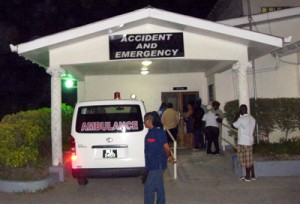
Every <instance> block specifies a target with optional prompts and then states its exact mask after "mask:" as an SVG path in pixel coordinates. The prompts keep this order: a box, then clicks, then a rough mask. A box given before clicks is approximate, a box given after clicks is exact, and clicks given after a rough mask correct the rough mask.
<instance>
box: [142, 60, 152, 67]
mask: <svg viewBox="0 0 300 204" xmlns="http://www.w3.org/2000/svg"><path fill="white" fill-rule="evenodd" d="M150 64H152V61H149V60H145V61H142V65H144V66H149V65H150Z"/></svg>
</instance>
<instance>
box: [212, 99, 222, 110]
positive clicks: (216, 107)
mask: <svg viewBox="0 0 300 204" xmlns="http://www.w3.org/2000/svg"><path fill="white" fill-rule="evenodd" d="M212 107H213V108H214V110H218V109H219V107H220V103H219V101H213V102H212Z"/></svg>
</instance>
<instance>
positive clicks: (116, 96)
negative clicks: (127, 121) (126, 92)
mask: <svg viewBox="0 0 300 204" xmlns="http://www.w3.org/2000/svg"><path fill="white" fill-rule="evenodd" d="M114 99H115V100H120V99H121V95H120V92H115V93H114Z"/></svg>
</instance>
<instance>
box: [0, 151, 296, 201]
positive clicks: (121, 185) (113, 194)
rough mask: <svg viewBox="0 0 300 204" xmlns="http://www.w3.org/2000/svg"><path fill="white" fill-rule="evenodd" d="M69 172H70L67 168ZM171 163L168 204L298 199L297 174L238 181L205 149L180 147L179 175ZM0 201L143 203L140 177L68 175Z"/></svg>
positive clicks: (226, 159)
mask: <svg viewBox="0 0 300 204" xmlns="http://www.w3.org/2000/svg"><path fill="white" fill-rule="evenodd" d="M68 172H69V171H68ZM172 176H173V171H172V167H171V166H169V168H168V170H167V171H166V173H165V189H166V196H167V203H168V204H173V203H174V204H194V203H195V204H196V203H280V204H284V203H300V177H261V178H257V180H256V181H252V182H250V183H246V182H242V181H239V179H238V178H239V176H238V175H235V174H234V173H233V171H232V163H231V159H230V156H212V155H211V156H207V155H206V154H205V153H204V152H194V151H190V150H180V151H179V155H178V179H177V180H174V179H173V177H172ZM0 203H1V204H7V203H12V204H14V203H18V204H19V203H20V204H29V203H30V204H32V203H42V204H50V203H51V204H56V203H57V204H60V203H64V204H68V203H70V204H77V203H80V204H85V203H88V204H94V203H97V204H98V203H99V204H100V203H101V204H102V203H105V204H106V203H126V204H127V203H128V204H141V203H143V185H142V184H141V181H140V179H139V178H116V179H90V180H89V184H88V185H87V186H79V185H78V184H77V181H76V180H75V179H73V178H72V177H71V175H70V174H67V177H66V181H65V182H64V183H60V184H58V185H56V186H54V187H53V188H49V189H47V190H45V191H42V192H37V193H16V194H15V193H0Z"/></svg>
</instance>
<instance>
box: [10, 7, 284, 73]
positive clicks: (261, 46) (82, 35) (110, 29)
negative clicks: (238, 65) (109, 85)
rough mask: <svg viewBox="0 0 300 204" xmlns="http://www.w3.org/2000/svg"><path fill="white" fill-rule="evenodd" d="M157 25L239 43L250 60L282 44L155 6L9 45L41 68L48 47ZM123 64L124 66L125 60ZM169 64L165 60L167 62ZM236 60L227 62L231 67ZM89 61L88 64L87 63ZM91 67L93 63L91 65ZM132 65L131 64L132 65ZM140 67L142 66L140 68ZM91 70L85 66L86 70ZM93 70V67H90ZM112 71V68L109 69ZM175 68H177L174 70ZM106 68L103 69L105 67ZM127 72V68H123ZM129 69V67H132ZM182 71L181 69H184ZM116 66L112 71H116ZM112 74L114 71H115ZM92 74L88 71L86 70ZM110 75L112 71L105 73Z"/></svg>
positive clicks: (276, 39) (45, 62) (189, 67)
mask: <svg viewBox="0 0 300 204" xmlns="http://www.w3.org/2000/svg"><path fill="white" fill-rule="evenodd" d="M146 23H147V24H154V25H158V26H163V27H167V28H172V29H177V30H181V31H184V32H192V33H195V34H199V35H203V36H209V37H213V38H216V39H220V40H224V41H227V42H232V43H237V44H241V45H245V46H247V47H248V55H249V60H251V59H255V58H257V57H261V56H263V55H265V54H267V53H270V52H271V51H273V50H275V49H278V48H280V47H282V44H283V40H282V38H280V37H275V36H271V35H266V34H262V33H258V32H252V31H248V30H244V29H240V28H236V27H232V26H228V25H223V24H220V23H215V22H211V21H207V20H203V19H198V18H194V17H190V16H186V15H181V14H176V13H172V12H168V11H165V10H161V9H156V8H152V7H146V8H142V9H139V10H136V11H133V12H130V13H126V14H123V15H119V16H115V17H112V18H109V19H105V20H101V21H98V22H95V23H91V24H88V25H84V26H81V27H77V28H73V29H70V30H66V31H63V32H59V33H56V34H52V35H48V36H45V37H41V38H38V39H35V40H32V41H29V42H25V43H21V44H18V45H10V47H11V50H12V51H13V52H16V53H18V54H19V55H21V56H23V57H24V58H26V59H29V60H31V61H32V62H34V63H37V64H39V65H40V66H42V67H48V66H49V50H51V49H53V48H57V47H60V46H64V45H69V44H72V43H76V42H80V41H82V40H85V39H90V38H93V37H95V36H103V35H109V34H112V33H114V32H116V31H118V32H119V31H122V30H123V29H129V28H134V27H137V26H140V25H144V24H146ZM155 60H156V59H155ZM159 61H165V59H157V60H156V62H159ZM130 62H131V63H134V62H136V60H131V61H129V62H128V63H130ZM178 62H181V63H179V64H180V66H181V67H182V64H185V69H186V70H190V71H191V72H192V71H195V70H194V69H193V67H194V66H193V63H199V61H198V60H191V61H189V62H186V61H185V59H180V60H175V62H174V63H175V64H172V65H170V63H171V62H167V64H168V65H169V66H173V67H174V66H176V64H178ZM121 63H123V67H124V62H121ZM165 63H166V62H165ZM200 63H205V64H209V66H211V67H216V66H220V63H223V62H222V61H215V62H211V61H205V62H204V61H201V62H200ZM232 63H233V62H228V61H227V62H226V63H225V65H226V66H229V65H230V64H232ZM109 64H110V65H107V66H115V67H118V66H120V65H119V64H118V62H114V63H109ZM88 65H89V64H85V66H88ZM91 66H94V65H93V64H91ZM129 67H132V65H130V66H129ZM138 69H140V67H138ZM87 70H88V69H86V71H87ZM91 70H94V69H91ZM110 70H112V69H110ZM174 70H175V69H174ZM102 71H103V70H102ZM123 71H124V69H123ZM129 71H130V70H129ZM181 71H182V70H181ZM200 71H201V70H200ZM117 72H118V70H117V69H116V70H115V71H114V72H113V73H117ZM113 73H112V74H113ZM86 74H89V73H86ZM103 74H109V73H103Z"/></svg>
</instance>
